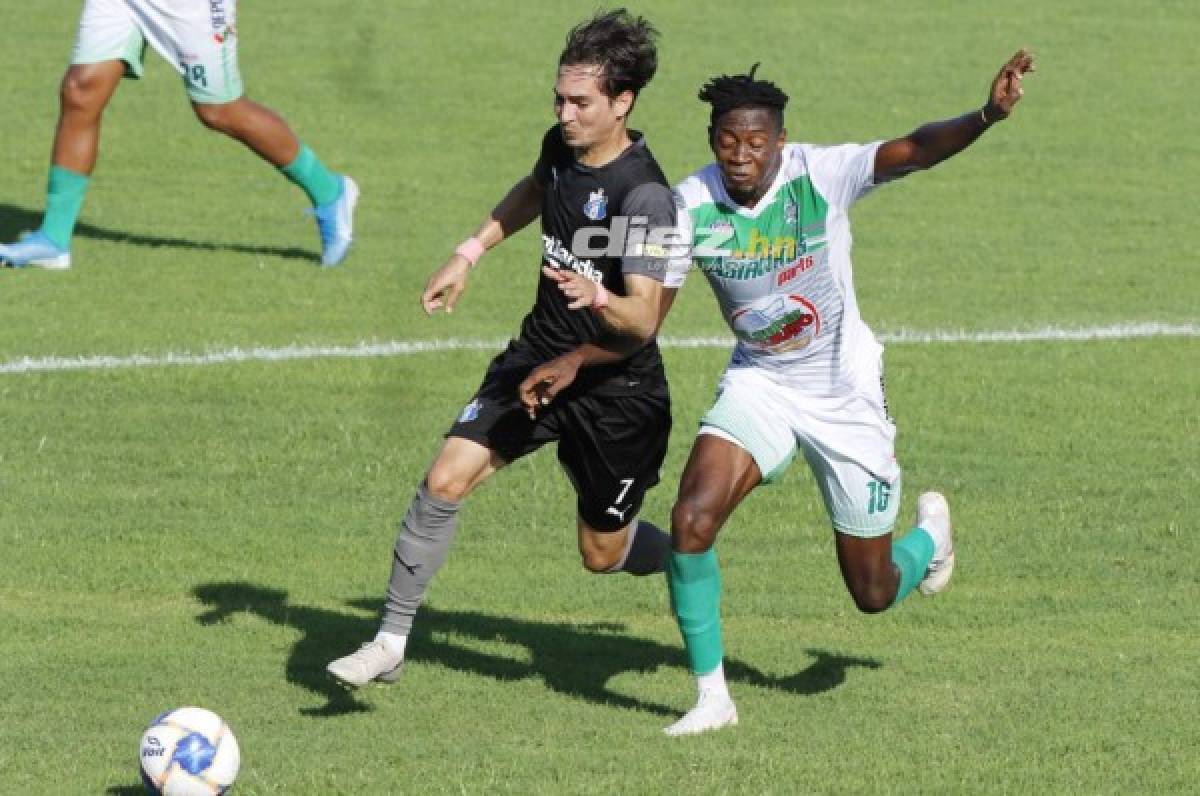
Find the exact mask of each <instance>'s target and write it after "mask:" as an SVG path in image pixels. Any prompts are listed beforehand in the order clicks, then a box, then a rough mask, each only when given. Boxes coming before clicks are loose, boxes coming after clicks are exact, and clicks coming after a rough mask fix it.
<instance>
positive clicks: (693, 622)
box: [666, 434, 762, 735]
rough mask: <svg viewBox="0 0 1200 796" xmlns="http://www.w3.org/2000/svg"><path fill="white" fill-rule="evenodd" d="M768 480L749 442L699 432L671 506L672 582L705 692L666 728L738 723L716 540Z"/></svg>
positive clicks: (683, 731) (685, 730) (685, 731)
mask: <svg viewBox="0 0 1200 796" xmlns="http://www.w3.org/2000/svg"><path fill="white" fill-rule="evenodd" d="M761 481H762V474H761V472H760V471H759V468H758V464H757V463H756V462H755V461H754V458H753V457H752V456H751V455H750V454H749V453H748V452H747V451H746V450H745V449H743V448H741V447H740V446H738V445H735V444H734V443H732V442H730V441H729V440H726V439H723V438H721V437H717V436H713V435H711V434H701V435H700V436H699V437H697V438H696V444H695V445H694V446H693V447H692V453H691V455H690V456H689V457H688V463H687V466H686V467H685V468H684V471H683V478H682V480H681V481H680V484H679V497H678V498H677V499H676V501H675V508H674V509H673V510H672V511H671V545H672V547H673V548H674V550H675V552H674V553H672V554H671V560H670V563H669V565H668V567H667V583H668V584H669V586H670V589H671V609H672V610H673V611H674V613H675V619H676V621H677V622H678V623H679V630H680V633H681V634H682V635H683V642H684V646H685V647H686V649H687V655H688V664H689V667H690V668H691V670H692V674H694V675H695V676H696V687H697V691H698V698H697V700H696V706H695V707H694V708H692V709H691V710H690V711H688V713H687V714H686V715H685V716H684V717H683V718H681V719H680V720H679V721H677V722H675V723H674V724H672V725H671V726H670V727H667V728H666V733H667V734H668V735H691V734H693V733H698V732H707V731H708V730H715V729H719V728H721V727H725V726H727V725H731V724H737V710H736V709H735V708H734V705H733V700H732V698H731V697H730V696H729V690H728V687H727V686H726V684H725V670H724V666H723V664H722V659H723V657H724V650H723V647H722V642H721V573H720V568H719V566H718V564H717V557H716V553H715V552H714V551H713V550H712V546H713V542H715V541H716V538H717V533H718V532H719V531H720V530H721V527H722V526H723V525H724V524H725V521H726V520H727V519H729V515H730V514H732V513H733V511H734V509H736V508H737V506H738V505H739V504H740V503H741V502H742V500H744V499H745V498H746V496H747V495H749V494H750V492H751V491H752V490H753V489H754V487H756V486H757V485H758V484H759V483H760V482H761Z"/></svg>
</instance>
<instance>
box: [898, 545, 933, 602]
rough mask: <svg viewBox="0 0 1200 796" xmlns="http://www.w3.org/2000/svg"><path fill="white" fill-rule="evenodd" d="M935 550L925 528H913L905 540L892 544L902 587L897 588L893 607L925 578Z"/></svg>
mask: <svg viewBox="0 0 1200 796" xmlns="http://www.w3.org/2000/svg"><path fill="white" fill-rule="evenodd" d="M933 550H934V544H933V537H932V536H930V535H929V531H927V530H925V529H924V528H913V529H912V530H911V531H909V532H908V534H906V535H905V537H904V538H903V539H901V540H899V541H897V542H893V543H892V563H893V564H895V565H896V568H897V569H899V570H900V585H899V586H897V587H896V599H894V600H892V605H895V604H896V603H898V602H900V601H901V600H903V599H904V598H905V597H907V596H908V595H909V593H910V592H911V591H912V590H913V589H915V588H916V587H917V584H918V583H920V582H921V579H922V578H924V577H925V570H927V569H929V562H930V561H932V560H933Z"/></svg>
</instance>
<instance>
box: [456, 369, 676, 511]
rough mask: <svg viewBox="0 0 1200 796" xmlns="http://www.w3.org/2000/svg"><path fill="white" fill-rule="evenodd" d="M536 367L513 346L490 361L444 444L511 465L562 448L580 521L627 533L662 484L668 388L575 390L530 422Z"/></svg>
mask: <svg viewBox="0 0 1200 796" xmlns="http://www.w3.org/2000/svg"><path fill="white" fill-rule="evenodd" d="M539 364H541V363H540V362H537V361H534V360H533V358H532V357H531V356H530V355H529V353H527V352H523V351H520V350H518V349H514V347H513V346H512V345H510V346H509V348H508V350H506V351H505V352H504V353H502V354H500V355H499V356H497V357H496V358H495V359H494V360H492V364H491V365H490V366H489V367H488V370H487V373H486V374H485V375H484V377H483V384H481V385H480V387H479V390H478V391H477V392H476V393H475V395H474V397H473V398H472V399H471V401H470V402H469V403H468V404H467V405H466V407H465V408H464V409H463V410H462V413H461V414H460V415H459V417H458V420H457V421H456V422H455V423H454V425H453V426H451V427H450V430H449V431H448V432H446V436H448V437H462V438H463V439H469V440H471V441H472V442H478V443H479V444H480V445H484V446H486V447H487V448H489V449H491V450H492V451H494V452H495V453H496V454H497V455H498V456H500V458H502V459H504V460H505V461H506V462H512V461H516V460H517V459H519V458H521V457H522V456H525V455H526V454H529V453H532V452H534V451H535V450H537V449H538V448H540V447H542V446H543V445H545V444H546V443H547V442H557V443H558V460H559V462H560V463H561V464H562V466H563V469H564V470H566V471H567V476H568V477H569V478H570V479H571V483H572V484H574V486H575V494H576V495H577V496H578V511H579V516H580V517H581V518H582V519H583V521H584V522H585V523H587V524H588V525H589V526H590V527H592V528H594V529H596V530H598V531H616V530H619V529H621V528H624V527H625V526H626V525H628V524H629V522H630V521H632V520H633V519H634V517H636V516H637V513H638V511H639V510H640V509H641V507H642V499H643V498H644V497H645V495H646V492H647V491H648V490H649V489H650V488H651V487H653V486H654V485H655V484H657V483H658V479H659V468H660V467H661V466H662V463H663V459H664V458H665V457H666V455H667V439H668V437H669V436H670V434H671V396H670V393H669V392H668V390H667V384H666V381H665V380H663V379H658V380H654V381H652V382H650V383H643V384H642V385H640V387H639V389H640V391H638V392H636V393H632V394H627V395H604V394H601V393H603V392H604V391H603V390H595V389H593V390H586V391H577V390H575V385H572V386H571V387H570V388H568V389H567V390H564V391H563V392H562V393H560V394H559V395H557V396H556V397H555V399H554V401H552V402H551V404H550V405H549V406H547V407H543V408H542V409H541V410H539V412H538V414H537V419H536V420H531V419H530V417H529V415H528V414H526V413H525V407H523V406H522V405H521V401H520V398H519V396H518V395H517V387H518V386H519V385H520V384H521V382H522V381H523V380H524V379H525V377H526V376H528V375H529V371H531V370H533V368H534V367H535V366H536V365H539Z"/></svg>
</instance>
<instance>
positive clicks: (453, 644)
mask: <svg viewBox="0 0 1200 796" xmlns="http://www.w3.org/2000/svg"><path fill="white" fill-rule="evenodd" d="M193 594H194V596H195V597H196V598H197V599H198V600H199V601H200V602H201V603H203V604H204V605H206V606H209V610H207V611H205V612H204V613H202V614H200V615H199V616H198V617H197V618H196V619H197V621H198V622H200V623H201V624H213V623H216V622H222V621H226V620H228V619H229V618H230V617H232V616H233V615H235V614H238V613H242V612H245V613H249V614H253V615H255V616H259V617H262V618H264V619H266V620H267V621H269V622H273V623H275V624H277V625H282V626H285V627H291V628H294V629H295V630H297V631H299V632H300V633H301V634H302V635H301V638H300V640H299V641H298V642H296V644H295V646H293V647H292V651H291V654H290V655H289V656H288V661H287V665H286V669H285V671H286V676H287V680H288V682H289V683H294V684H296V685H299V686H301V687H303V688H306V689H308V690H309V691H311V692H313V693H314V694H316V695H318V696H320V697H322V698H324V700H325V704H324V705H322V706H320V707H315V708H306V709H304V710H302V712H303V713H305V714H306V715H310V716H336V715H341V714H345V713H352V712H355V711H363V710H369V709H370V708H369V706H367V705H365V704H364V703H363V702H361V701H360V700H359V699H358V698H357V697H356V696H355V695H354V694H353V693H352V692H349V691H346V690H344V689H343V688H342V687H341V686H339V685H337V684H336V683H334V682H333V680H332V679H331V678H330V677H329V676H328V675H327V674H326V672H325V664H326V663H328V662H329V661H330V660H331V659H333V658H334V657H337V656H338V655H344V654H346V653H348V652H351V651H353V649H354V648H355V646H356V645H358V644H360V643H362V642H363V641H365V640H367V639H370V638H372V637H373V636H374V635H375V631H376V630H377V629H378V626H379V624H378V619H377V618H376V616H377V612H378V609H379V601H378V600H377V599H361V600H353V601H351V602H349V603H348V605H349V606H350V607H351V608H354V609H356V610H358V611H367V612H370V614H369V615H363V614H361V613H359V614H349V613H345V612H341V611H330V610H326V609H323V608H310V607H306V606H302V605H294V604H292V603H289V602H288V599H287V592H284V591H281V590H279V589H270V588H266V587H262V586H256V585H254V584H250V583H244V582H233V583H206V584H202V585H200V586H197V587H196V588H195V589H194V590H193ZM625 629H626V628H625V626H624V625H622V624H619V623H613V622H597V623H589V624H571V623H566V622H541V621H534V620H523V619H513V618H510V617H505V616H497V615H494V614H486V613H480V612H477V611H442V610H439V609H437V608H433V607H431V606H424V607H422V609H421V614H420V616H419V617H418V622H417V624H416V627H415V628H414V630H413V635H412V639H411V642H410V644H409V646H408V655H407V661H408V662H410V663H411V662H418V663H433V664H437V665H439V666H445V667H446V668H448V669H453V670H455V671H460V672H467V673H470V674H475V675H479V676H481V677H490V678H492V679H494V680H500V681H512V680H524V679H526V678H530V677H536V678H539V679H540V680H542V682H544V683H545V684H546V686H547V687H548V688H550V689H551V690H553V691H556V692H558V693H560V694H564V695H567V696H571V697H574V698H577V699H584V700H587V701H589V702H595V703H597V704H602V705H612V706H615V707H622V708H632V709H635V710H642V711H647V712H650V713H654V714H657V715H661V716H676V715H678V714H679V711H678V710H676V709H674V708H672V707H669V706H666V705H661V704H658V703H655V702H647V701H644V700H641V699H637V698H635V697H631V696H628V695H625V694H621V693H617V692H615V691H612V690H610V689H609V688H608V682H609V680H611V679H612V678H613V677H615V676H617V675H620V674H624V673H627V672H643V673H648V672H652V671H654V670H656V669H658V668H659V667H660V666H673V667H678V668H684V667H685V665H686V663H685V660H684V655H683V650H682V647H681V646H667V645H664V644H659V643H658V642H656V641H649V640H646V639H640V638H635V637H631V636H628V635H624V631H625ZM464 642H468V643H469V642H485V643H486V642H492V643H505V644H513V645H516V646H520V647H524V648H525V649H526V650H527V651H528V653H529V654H528V661H521V660H514V659H513V658H510V657H506V656H503V655H493V654H490V653H487V652H481V651H479V650H478V649H473V648H471V647H470V646H468V644H466V643H464ZM806 652H807V653H808V654H809V655H810V656H812V657H813V658H814V660H813V662H812V663H811V664H810V665H809V666H808V667H806V668H805V669H802V670H801V671H799V672H796V673H795V674H792V675H789V676H787V677H777V676H774V675H768V674H764V673H762V672H760V671H759V670H758V669H755V668H754V667H753V666H750V665H749V664H747V663H743V662H742V661H739V660H737V659H735V658H726V659H725V674H726V677H727V678H728V679H729V680H730V681H732V682H735V683H742V684H746V685H752V686H757V687H760V688H771V689H776V690H780V691H786V692H788V693H792V694H799V695H804V696H810V695H813V694H820V693H823V692H825V691H829V690H832V689H834V688H837V687H838V686H839V685H841V684H842V683H844V682H845V681H846V671H847V670H848V669H850V668H864V669H878V668H879V667H880V663H879V662H878V661H876V660H873V659H871V658H854V657H847V656H844V655H836V654H833V653H830V652H826V651H823V650H813V649H810V650H806Z"/></svg>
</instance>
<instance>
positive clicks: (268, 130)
mask: <svg viewBox="0 0 1200 796" xmlns="http://www.w3.org/2000/svg"><path fill="white" fill-rule="evenodd" d="M192 109H193V110H194V111H195V112H196V117H197V118H198V119H199V120H200V121H201V123H202V124H203V125H204V126H205V127H207V128H208V129H210V130H215V131H217V132H219V133H224V134H225V135H227V136H229V137H230V138H233V139H235V140H237V141H241V142H242V143H243V144H245V145H246V146H247V147H249V148H250V149H251V150H252V151H253V152H254V153H255V154H257V155H258V156H259V157H261V158H262V159H263V160H266V161H267V162H268V163H270V164H272V165H273V166H275V167H277V168H283V167H284V166H286V165H288V164H289V163H291V162H292V161H294V160H295V159H296V156H297V155H298V154H300V141H299V139H297V138H296V135H295V133H293V132H292V130H291V128H290V127H288V124H287V122H285V121H284V120H283V117H281V116H280V115H279V114H277V113H275V111H273V110H271V109H270V108H268V107H266V106H265V105H259V104H258V103H257V102H254V101H253V100H249V99H246V98H245V97H240V98H239V99H236V100H234V101H233V102H226V103H223V104H221V105H207V104H202V103H198V102H193V103H192Z"/></svg>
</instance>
